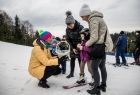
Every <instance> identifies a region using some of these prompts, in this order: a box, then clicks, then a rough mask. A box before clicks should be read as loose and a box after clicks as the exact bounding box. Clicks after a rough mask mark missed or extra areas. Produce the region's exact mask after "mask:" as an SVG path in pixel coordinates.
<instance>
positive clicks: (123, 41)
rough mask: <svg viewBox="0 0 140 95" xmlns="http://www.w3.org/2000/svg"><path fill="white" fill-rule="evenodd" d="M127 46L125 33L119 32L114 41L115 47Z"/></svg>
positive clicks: (124, 47)
mask: <svg viewBox="0 0 140 95" xmlns="http://www.w3.org/2000/svg"><path fill="white" fill-rule="evenodd" d="M126 47H127V36H126V34H120V35H119V37H118V40H117V43H116V49H119V50H120V49H123V50H125V49H126Z"/></svg>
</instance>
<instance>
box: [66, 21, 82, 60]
mask: <svg viewBox="0 0 140 95" xmlns="http://www.w3.org/2000/svg"><path fill="white" fill-rule="evenodd" d="M83 28H84V27H83V26H82V25H80V23H79V22H78V21H75V27H74V29H70V28H68V27H67V28H66V40H67V41H68V43H69V44H70V47H71V52H70V57H74V58H75V57H78V55H75V53H74V52H73V49H77V44H78V43H80V31H81V30H82V29H83Z"/></svg>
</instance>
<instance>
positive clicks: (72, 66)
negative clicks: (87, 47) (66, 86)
mask: <svg viewBox="0 0 140 95" xmlns="http://www.w3.org/2000/svg"><path fill="white" fill-rule="evenodd" d="M75 60H76V58H71V60H70V74H72V75H73V74H74V68H75ZM78 62H79V66H80V62H81V60H80V58H78Z"/></svg>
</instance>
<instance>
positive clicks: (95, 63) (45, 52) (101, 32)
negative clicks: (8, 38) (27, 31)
mask: <svg viewBox="0 0 140 95" xmlns="http://www.w3.org/2000/svg"><path fill="white" fill-rule="evenodd" d="M79 15H80V17H81V18H82V20H84V21H86V22H87V24H88V26H89V28H84V27H83V26H82V25H81V24H80V23H79V22H78V21H77V20H75V18H74V17H73V16H72V13H71V12H70V11H67V12H66V20H65V23H66V25H67V28H66V40H67V42H68V43H69V45H70V73H69V75H68V76H67V78H71V77H74V68H75V60H76V58H77V59H78V62H79V67H80V78H79V80H77V81H76V82H77V83H85V78H84V76H85V73H84V67H85V64H87V66H88V70H89V72H90V74H91V77H92V79H93V80H94V81H93V83H91V86H92V89H89V90H87V92H88V93H89V94H99V93H100V90H102V91H106V87H107V84H106V81H107V71H106V66H105V61H106V55H104V56H102V57H100V58H98V57H97V58H93V57H92V56H91V54H90V53H91V51H92V47H93V46H94V45H96V44H103V43H104V44H105V50H104V52H105V51H112V49H113V43H112V39H111V37H110V34H109V31H108V28H107V25H106V23H105V21H104V19H103V14H102V13H100V12H98V11H91V10H90V8H89V6H88V5H87V4H84V5H83V6H82V7H81V9H80V12H79ZM38 34H39V36H38V38H37V39H36V40H35V41H34V48H33V50H32V55H31V59H30V64H29V72H30V74H31V75H32V76H34V77H36V78H38V79H39V84H38V85H39V86H41V87H44V88H49V85H48V84H47V80H46V79H47V78H49V77H50V76H52V75H58V74H60V72H61V70H60V68H59V66H58V64H59V61H60V60H59V59H60V58H61V57H62V55H59V54H58V55H57V56H52V55H51V53H50V50H49V45H50V44H51V41H52V35H51V33H50V32H48V31H39V33H38ZM104 39H105V40H104ZM98 68H99V69H100V71H101V79H102V81H101V83H100V74H99V71H98Z"/></svg>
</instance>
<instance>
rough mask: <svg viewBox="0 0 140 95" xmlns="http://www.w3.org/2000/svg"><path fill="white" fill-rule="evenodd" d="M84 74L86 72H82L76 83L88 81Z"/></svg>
mask: <svg viewBox="0 0 140 95" xmlns="http://www.w3.org/2000/svg"><path fill="white" fill-rule="evenodd" d="M84 76H85V74H80V78H79V80H78V81H76V83H78V84H84V83H86V81H85V78H84Z"/></svg>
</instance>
